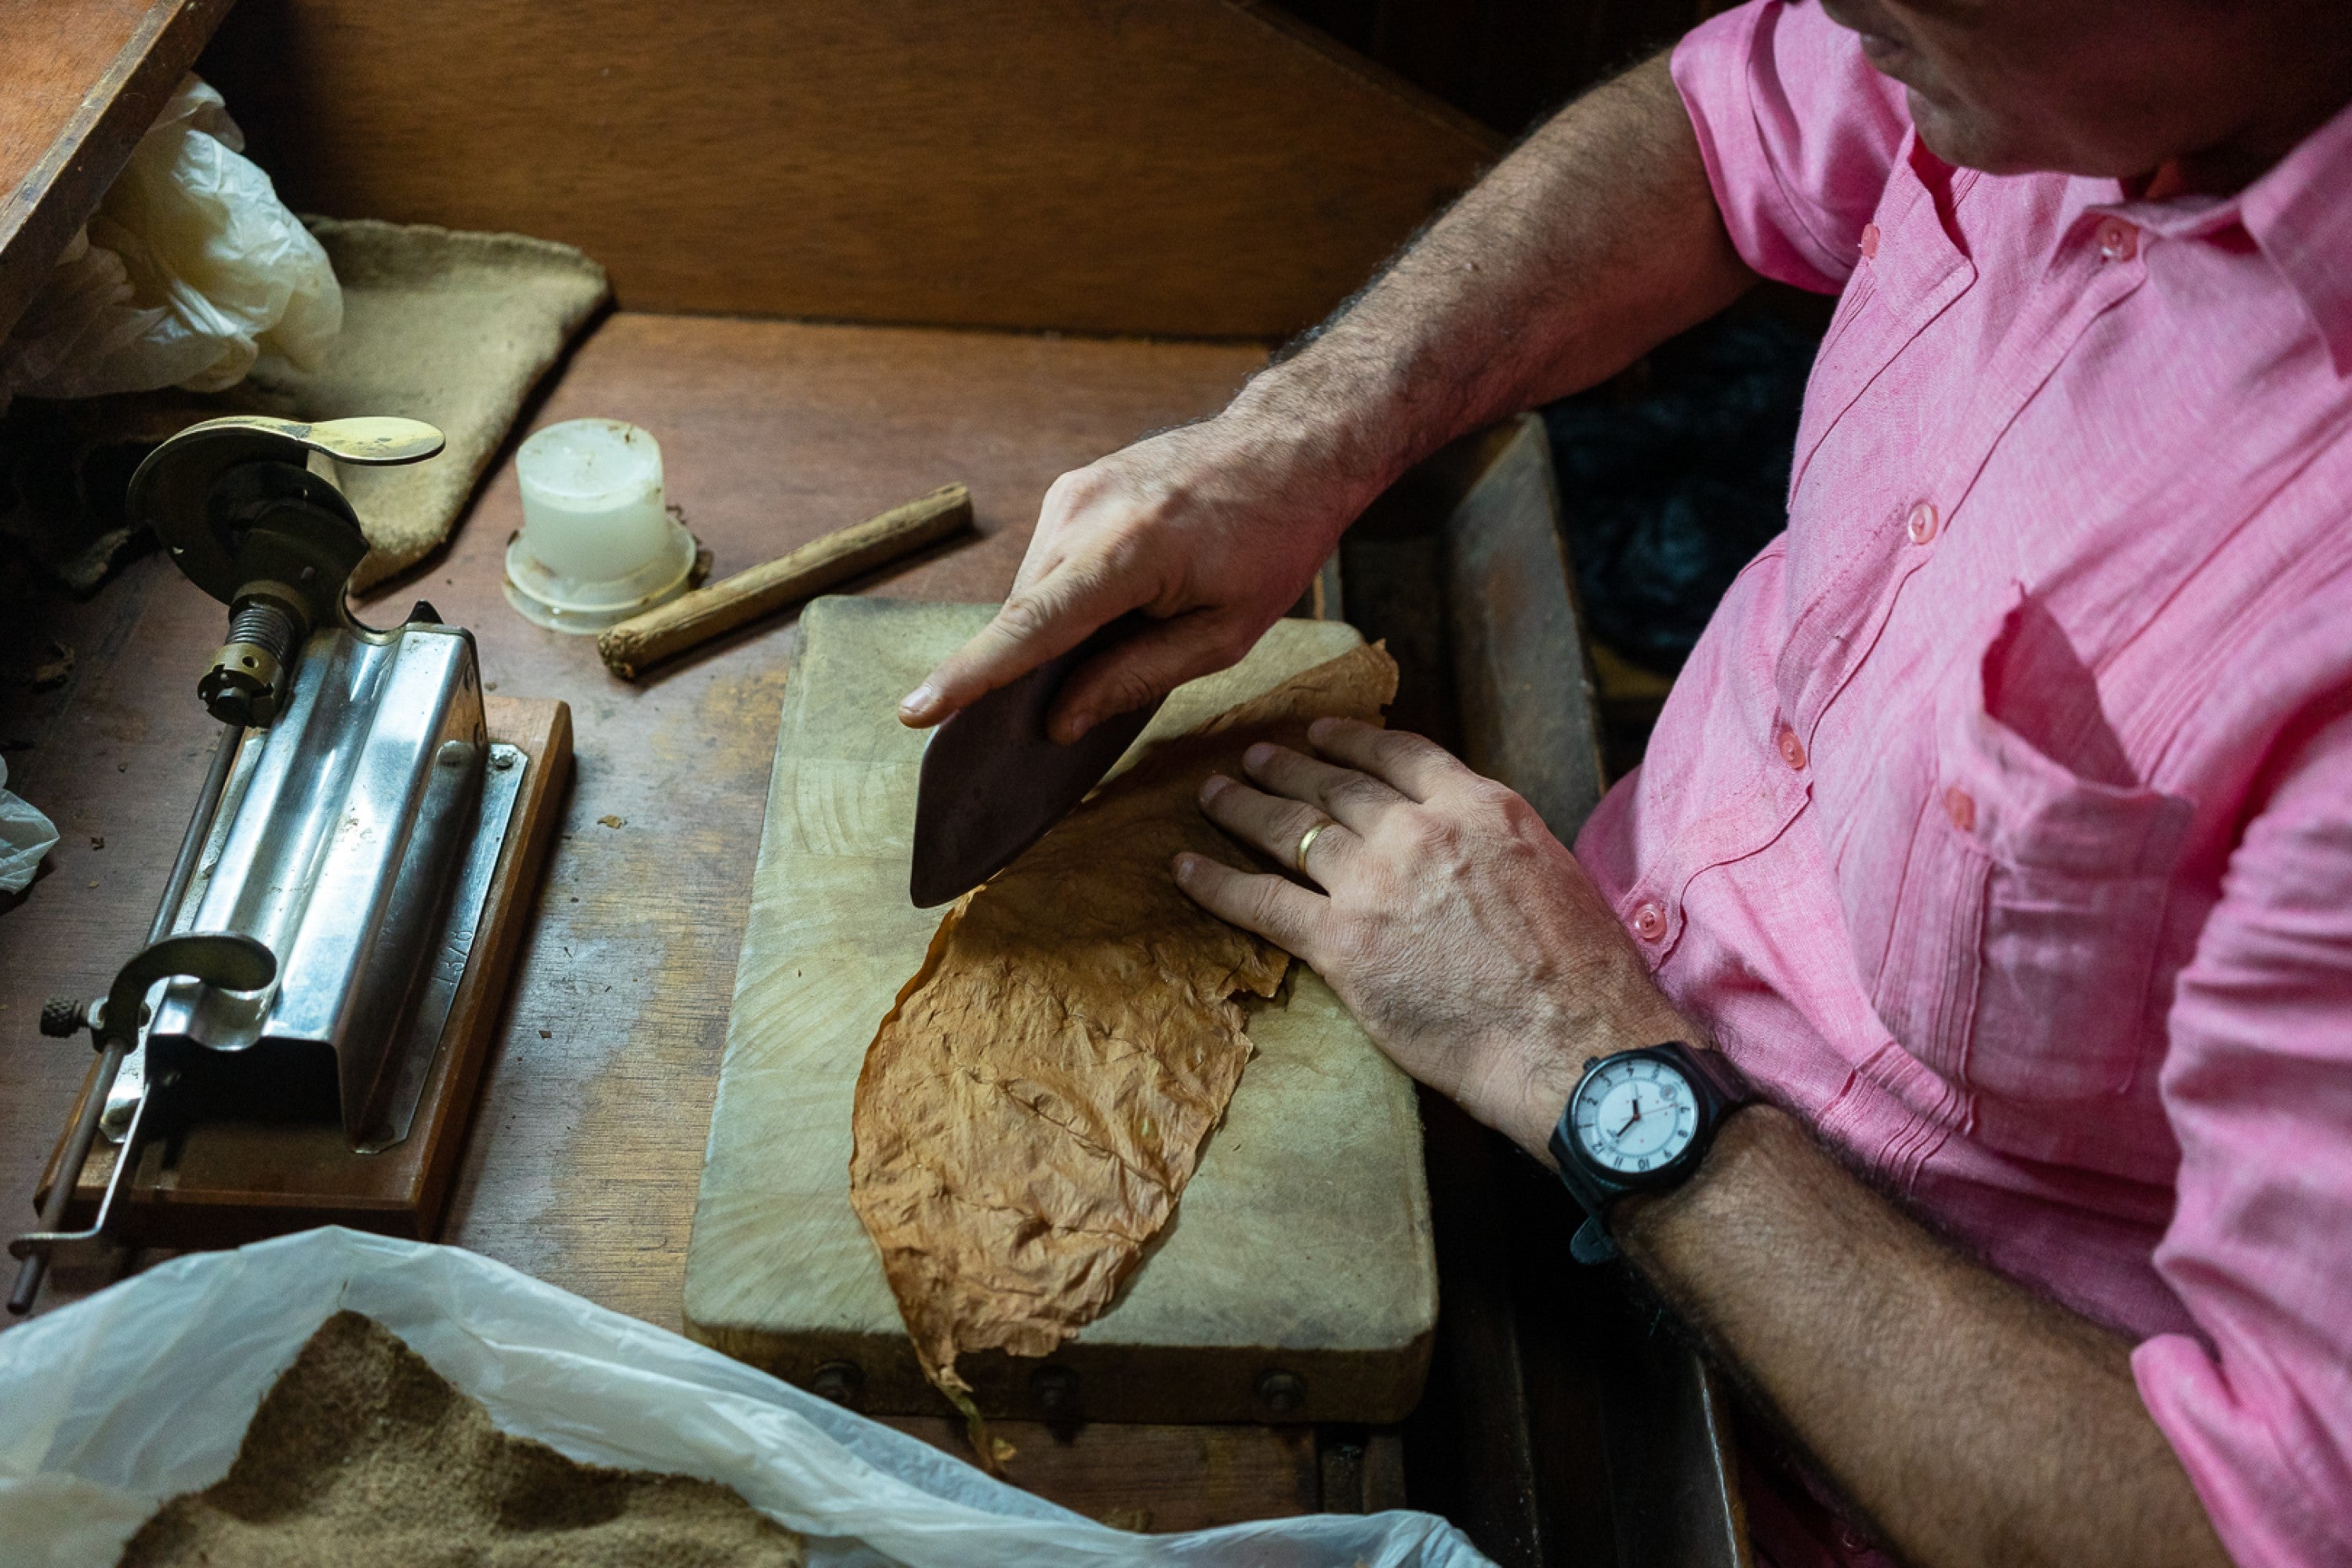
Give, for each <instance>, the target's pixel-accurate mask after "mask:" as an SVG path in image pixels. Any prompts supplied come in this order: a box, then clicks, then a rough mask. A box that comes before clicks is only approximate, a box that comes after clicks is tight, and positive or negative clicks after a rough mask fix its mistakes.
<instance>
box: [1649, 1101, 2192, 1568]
mask: <svg viewBox="0 0 2352 1568" xmlns="http://www.w3.org/2000/svg"><path fill="white" fill-rule="evenodd" d="M1613 1229H1614V1231H1615V1233H1616V1236H1617V1238H1618V1243H1619V1246H1620V1247H1622V1249H1623V1251H1624V1252H1625V1254H1626V1255H1627V1257H1628V1258H1631V1259H1632V1260H1633V1265H1634V1267H1635V1268H1639V1269H1640V1270H1641V1272H1642V1274H1643V1276H1644V1277H1645V1278H1646V1279H1649V1280H1650V1281H1651V1282H1652V1283H1653V1284H1654V1286H1656V1287H1657V1289H1659V1290H1660V1291H1661V1293H1663V1294H1664V1296H1665V1297H1666V1298H1667V1300H1669V1301H1670V1302H1672V1303H1673V1305H1674V1306H1675V1309H1676V1310H1678V1312H1679V1313H1680V1314H1681V1315H1682V1317H1683V1318H1684V1320H1685V1321H1686V1322H1688V1323H1690V1324H1692V1325H1693V1326H1694V1327H1695V1328H1696V1330H1697V1331H1698V1332H1699V1333H1700V1334H1701V1336H1702V1337H1703V1338H1704V1339H1705V1341H1706V1343H1707V1345H1708V1347H1709V1348H1710V1350H1711V1351H1712V1352H1714V1355H1715V1358H1716V1359H1717V1361H1718V1362H1719V1363H1721V1364H1723V1365H1724V1366H1726V1367H1727V1368H1728V1369H1730V1371H1731V1373H1732V1374H1733V1375H1734V1376H1735V1377H1736V1378H1737V1379H1738V1381H1739V1382H1740V1383H1741V1384H1744V1385H1745V1386H1746V1388H1747V1389H1748V1392H1749V1394H1751V1395H1753V1396H1754V1397H1755V1398H1756V1399H1757V1400H1759V1402H1760V1403H1761V1404H1762V1405H1764V1406H1765V1407H1766V1408H1767V1409H1768V1410H1769V1411H1770V1412H1771V1413H1772V1414H1773V1415H1774V1416H1775V1418H1776V1419H1777V1420H1778V1421H1779V1422H1780V1425H1781V1426H1783V1428H1784V1429H1785V1430H1786V1431H1787V1432H1788V1433H1789V1434H1790V1436H1793V1437H1794V1438H1795V1439H1796V1440H1797V1442H1798V1444H1799V1445H1800V1446H1801V1447H1802V1448H1803V1449H1804V1450H1805V1451H1806V1452H1807V1453H1809V1454H1811V1456H1812V1457H1813V1458H1814V1461H1815V1463H1816V1464H1817V1466H1818V1467H1819V1468H1820V1469H1821V1471H1822V1474H1823V1475H1824V1476H1825V1477H1826V1478H1827V1479H1829V1480H1830V1482H1831V1483H1832V1485H1833V1486H1835V1487H1836V1488H1837V1489H1839V1490H1840V1492H1842V1493H1843V1496H1844V1497H1845V1498H1846V1499H1847V1500H1848V1502H1849V1503H1850V1504H1851V1506H1852V1507H1853V1509H1854V1510H1856V1511H1857V1512H1859V1513H1860V1514H1861V1515H1863V1516H1864V1518H1865V1519H1866V1520H1868V1521H1870V1523H1871V1525H1872V1526H1873V1527H1874V1531H1875V1532H1876V1534H1877V1535H1878V1536H1879V1537H1880V1539H1881V1540H1883V1541H1884V1542H1886V1543H1887V1544H1888V1545H1889V1546H1890V1547H1892V1548H1893V1549H1894V1552H1895V1555H1896V1556H1898V1557H1900V1558H1901V1559H1902V1560H1904V1561H1905V1562H1908V1563H1918V1564H1922V1565H1942V1564H1952V1565H1955V1568H1957V1565H1960V1564H1969V1565H1975V1564H1994V1563H2000V1564H2018V1565H2021V1568H2022V1565H2028V1564H2041V1563H2047V1564H2052V1565H2053V1568H2058V1565H2065V1568H2094V1565H2097V1564H2105V1563H2113V1564H2116V1565H2117V1568H2125V1565H2128V1568H2166V1565H2169V1564H2183V1565H2186V1564H2215V1565H2219V1564H2224V1563H2227V1562H2228V1561H2229V1559H2228V1557H2227V1556H2226V1555H2225V1554H2224V1553H2223V1552H2222V1550H2221V1542H2220V1540H2219V1539H2218V1538H2217V1537H2216V1536H2215V1535H2214V1533H2213V1527H2212V1524H2211V1522H2210V1521H2209V1520H2208V1519H2207V1518H2206V1515H2205V1510H2204V1507H2203V1505H2202V1504H2201V1503H2200V1501H2199V1500H2198V1498H2197V1493H2196V1491H2195V1489H2193V1488H2192V1487H2191V1486H2190V1485H2189V1477H2188V1474H2187V1472H2186V1471H2184V1470H2183V1469H2182V1468H2181V1467H2180V1461H2179V1458H2176V1457H2175V1456H2174V1454H2173V1451H2172V1449H2171V1447H2170V1446H2169V1445H2168V1444H2167V1443H2166V1441H2165V1438H2164V1434H2163V1433H2162V1432H2161V1431H2159V1430H2158V1427H2157V1425H2156V1422H2155V1420H2154V1419H2153V1418H2152V1417H2150V1416H2149V1415H2148V1413H2147V1406H2146V1405H2144V1404H2142V1403H2141V1400H2140V1396H2139V1391H2138V1388H2137V1386H2136V1385H2135V1384H2134V1383H2133V1380H2132V1372H2131V1362H2130V1358H2131V1345H2130V1344H2129V1342H2126V1340H2124V1339H2123V1338H2122V1337H2120V1336H2119V1335H2116V1334H2113V1333H2110V1332H2108V1331H2106V1330H2105V1329H2102V1328H2100V1327H2098V1326H2097V1325H2095V1324H2094V1323H2092V1322H2090V1321H2088V1320H2086V1319H2084V1318H2082V1317H2079V1316H2077V1315H2076V1314H2074V1313H2073V1312H2070V1311H2068V1310H2065V1309H2064V1308H2063V1307H2060V1306H2056V1305H2054V1304H2053V1303H2051V1302H2048V1301H2044V1300H2040V1299H2038V1298H2036V1297H2034V1296H2032V1295H2030V1294H2028V1293H2027V1292H2026V1291H2024V1290H2022V1289H2020V1288H2018V1287H2017V1286H2015V1285H2013V1284H2011V1282H2010V1281H2008V1280H2006V1279H2002V1278H2001V1277H2000V1276H1999V1275H1997V1274H1995V1273H1993V1272H1992V1271H1991V1270H1990V1269H1989V1268H1984V1267H1982V1266H1981V1265H1979V1264H1978V1263H1976V1262H1974V1261H1972V1260H1970V1259H1969V1258H1965V1257H1963V1256H1961V1255H1960V1254H1958V1253H1957V1252H1955V1251H1953V1250H1951V1249H1950V1248H1948V1247H1946V1246H1945V1245H1944V1244H1943V1243H1942V1242H1941V1241H1939V1240H1937V1238H1936V1237H1934V1236H1933V1235H1932V1234H1930V1233H1929V1232H1928V1231H1927V1229H1926V1228H1925V1227H1923V1226H1920V1225H1919V1224H1918V1223H1917V1222H1916V1221H1915V1220H1913V1219H1912V1218H1911V1217H1910V1216H1908V1215H1905V1214H1904V1213H1903V1212H1902V1211H1900V1210H1899V1209H1897V1208H1895V1206H1894V1205H1892V1204H1889V1203H1888V1202H1886V1201H1885V1199H1883V1198H1881V1197H1880V1196H1879V1195H1878V1194H1875V1193H1874V1192H1872V1191H1871V1190H1870V1189H1869V1188H1868V1187H1866V1186H1865V1185H1864V1184H1863V1183H1861V1182H1860V1181H1858V1180H1856V1179H1855V1178H1854V1177H1853V1175H1851V1174H1850V1173H1847V1172H1846V1171H1845V1170H1844V1169H1843V1168H1842V1167H1840V1166H1839V1165H1838V1164H1837V1163H1835V1162H1834V1161H1832V1159H1831V1158H1830V1157H1829V1156H1828V1155H1827V1154H1825V1153H1823V1152H1822V1151H1821V1149H1820V1148H1819V1147H1817V1146H1816V1145H1815V1144H1814V1143H1813V1142H1812V1140H1811V1137H1810V1136H1808V1135H1807V1134H1806V1133H1805V1131H1803V1130H1802V1129H1801V1128H1800V1127H1799V1126H1798V1125H1797V1124H1796V1123H1795V1122H1794V1121H1791V1120H1790V1119H1789V1118H1788V1117H1787V1116H1785V1115H1783V1114H1781V1113H1780V1111H1778V1110H1771V1109H1769V1108H1763V1107H1759V1108H1756V1109H1753V1110H1745V1111H1742V1112H1740V1113H1739V1114H1738V1115H1737V1116H1735V1117H1733V1118H1732V1119H1731V1121H1728V1122H1727V1123H1726V1124H1725V1126H1724V1130H1723V1134H1722V1137H1721V1139H1720V1140H1719V1141H1718V1142H1717V1145H1716V1147H1715V1149H1714V1151H1713V1152H1711V1153H1710V1154H1709V1155H1708V1157H1707V1163H1706V1165H1705V1166H1704V1167H1703V1168H1702V1169H1701V1170H1700V1172H1699V1173H1698V1174H1697V1175H1696V1177H1694V1178H1693V1179H1692V1180H1691V1181H1690V1182H1689V1183H1688V1184H1685V1186H1683V1187H1682V1188H1680V1189H1678V1190H1677V1191H1675V1192H1673V1193H1670V1194H1665V1195H1664V1196H1661V1197H1656V1198H1651V1199H1646V1200H1639V1201H1632V1202H1628V1203H1626V1204H1624V1205H1622V1209H1621V1212H1620V1213H1619V1214H1618V1215H1616V1216H1615V1221H1614V1225H1613Z"/></svg>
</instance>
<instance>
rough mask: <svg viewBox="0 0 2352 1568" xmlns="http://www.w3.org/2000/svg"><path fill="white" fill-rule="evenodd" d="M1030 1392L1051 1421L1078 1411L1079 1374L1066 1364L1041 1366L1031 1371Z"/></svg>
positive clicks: (1064, 1417)
mask: <svg viewBox="0 0 2352 1568" xmlns="http://www.w3.org/2000/svg"><path fill="white" fill-rule="evenodd" d="M1029 1393H1030V1395H1031V1396H1032V1397H1033V1398H1034V1399H1035V1400H1036V1401H1037V1409H1038V1411H1039V1412H1040V1413H1041V1414H1042V1415H1044V1416H1045V1418H1046V1419H1047V1420H1049V1421H1052V1420H1058V1419H1066V1418H1067V1417H1069V1416H1073V1415H1076V1414H1077V1413H1078V1374H1077V1373H1075V1372H1072V1371H1071V1370H1070V1369H1069V1368H1068V1367H1066V1366H1041V1367H1039V1368H1038V1369H1037V1370H1036V1371H1035V1372H1033V1373H1030V1374H1029Z"/></svg>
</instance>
